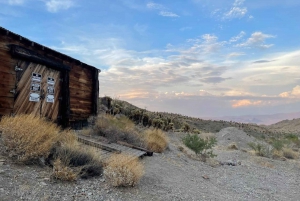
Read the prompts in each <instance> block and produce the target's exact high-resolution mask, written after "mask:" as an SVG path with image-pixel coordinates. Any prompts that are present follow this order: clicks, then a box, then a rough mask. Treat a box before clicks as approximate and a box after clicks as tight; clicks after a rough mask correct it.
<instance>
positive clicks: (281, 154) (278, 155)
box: [272, 149, 283, 159]
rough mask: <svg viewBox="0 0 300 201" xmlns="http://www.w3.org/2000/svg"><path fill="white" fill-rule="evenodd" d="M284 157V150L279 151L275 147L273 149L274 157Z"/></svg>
mask: <svg viewBox="0 0 300 201" xmlns="http://www.w3.org/2000/svg"><path fill="white" fill-rule="evenodd" d="M282 157H283V152H282V151H281V150H280V151H278V150H276V149H274V150H273V151H272V158H273V159H281V158H282Z"/></svg>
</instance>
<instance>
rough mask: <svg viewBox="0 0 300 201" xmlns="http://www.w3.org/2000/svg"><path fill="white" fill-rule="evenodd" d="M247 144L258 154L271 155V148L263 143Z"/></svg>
mask: <svg viewBox="0 0 300 201" xmlns="http://www.w3.org/2000/svg"><path fill="white" fill-rule="evenodd" d="M248 146H249V147H251V148H252V149H253V150H254V151H255V154H256V155H258V156H264V157H270V155H271V150H270V149H269V148H268V147H266V146H265V145H263V144H260V143H253V142H250V143H248Z"/></svg>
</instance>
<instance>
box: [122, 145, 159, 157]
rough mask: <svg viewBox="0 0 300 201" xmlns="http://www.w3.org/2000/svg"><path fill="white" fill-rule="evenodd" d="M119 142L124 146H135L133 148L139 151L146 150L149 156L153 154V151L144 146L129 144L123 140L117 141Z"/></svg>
mask: <svg viewBox="0 0 300 201" xmlns="http://www.w3.org/2000/svg"><path fill="white" fill-rule="evenodd" d="M117 143H118V144H121V145H123V146H127V147H130V148H133V149H137V150H139V151H143V152H146V153H147V156H152V155H153V151H150V150H147V149H144V148H142V147H137V146H134V145H132V144H129V143H127V142H123V141H117Z"/></svg>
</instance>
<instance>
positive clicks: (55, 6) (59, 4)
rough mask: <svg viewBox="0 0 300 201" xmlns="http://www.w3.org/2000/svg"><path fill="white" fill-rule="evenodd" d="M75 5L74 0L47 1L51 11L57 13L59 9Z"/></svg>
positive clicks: (48, 8)
mask: <svg viewBox="0 0 300 201" xmlns="http://www.w3.org/2000/svg"><path fill="white" fill-rule="evenodd" d="M72 6H74V3H73V1H72V0H50V1H46V7H47V10H48V11H49V12H52V13H55V12H58V11H59V10H67V9H69V8H70V7H72Z"/></svg>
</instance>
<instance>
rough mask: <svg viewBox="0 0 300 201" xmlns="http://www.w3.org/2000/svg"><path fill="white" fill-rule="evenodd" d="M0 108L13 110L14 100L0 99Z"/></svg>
mask: <svg viewBox="0 0 300 201" xmlns="http://www.w3.org/2000/svg"><path fill="white" fill-rule="evenodd" d="M0 108H7V109H13V108H14V98H13V97H12V98H9V97H0Z"/></svg>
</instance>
